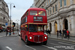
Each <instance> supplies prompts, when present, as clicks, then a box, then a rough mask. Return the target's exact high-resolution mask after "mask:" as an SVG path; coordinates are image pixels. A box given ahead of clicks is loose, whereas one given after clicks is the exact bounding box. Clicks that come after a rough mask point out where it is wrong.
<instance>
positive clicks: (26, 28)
mask: <svg viewBox="0 0 75 50" xmlns="http://www.w3.org/2000/svg"><path fill="white" fill-rule="evenodd" d="M27 33H28V25H25V36H26V34H27Z"/></svg>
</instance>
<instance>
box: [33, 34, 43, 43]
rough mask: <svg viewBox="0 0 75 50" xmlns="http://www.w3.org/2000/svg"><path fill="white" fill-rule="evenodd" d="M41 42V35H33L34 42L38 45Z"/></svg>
mask: <svg viewBox="0 0 75 50" xmlns="http://www.w3.org/2000/svg"><path fill="white" fill-rule="evenodd" d="M42 41H43V36H42V35H35V36H34V42H36V43H39V42H42Z"/></svg>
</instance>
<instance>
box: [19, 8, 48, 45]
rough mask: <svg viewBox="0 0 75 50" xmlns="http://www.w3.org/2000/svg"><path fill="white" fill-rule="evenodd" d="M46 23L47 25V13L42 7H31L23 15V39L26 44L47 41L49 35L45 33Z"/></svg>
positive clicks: (44, 42)
mask: <svg viewBox="0 0 75 50" xmlns="http://www.w3.org/2000/svg"><path fill="white" fill-rule="evenodd" d="M44 25H47V14H46V11H45V9H42V8H29V9H28V10H27V11H26V13H25V14H24V15H23V16H22V17H21V35H20V36H21V39H23V40H24V41H25V42H26V44H29V42H34V43H43V44H46V43H47V39H48V37H47V35H46V34H44Z"/></svg>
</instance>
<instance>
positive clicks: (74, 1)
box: [34, 0, 75, 36]
mask: <svg viewBox="0 0 75 50" xmlns="http://www.w3.org/2000/svg"><path fill="white" fill-rule="evenodd" d="M34 3H35V6H36V7H38V8H44V9H46V12H47V22H48V24H47V26H45V28H46V30H47V29H49V30H51V33H52V34H56V32H57V30H61V31H62V30H63V29H66V30H69V31H70V33H71V36H75V0H34Z"/></svg>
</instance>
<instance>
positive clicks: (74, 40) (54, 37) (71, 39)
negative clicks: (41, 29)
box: [48, 34, 75, 42]
mask: <svg viewBox="0 0 75 50" xmlns="http://www.w3.org/2000/svg"><path fill="white" fill-rule="evenodd" d="M48 37H49V38H53V39H59V40H66V41H71V42H75V37H70V38H69V39H68V38H64V37H63V38H62V37H60V36H58V37H57V35H50V34H48Z"/></svg>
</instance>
